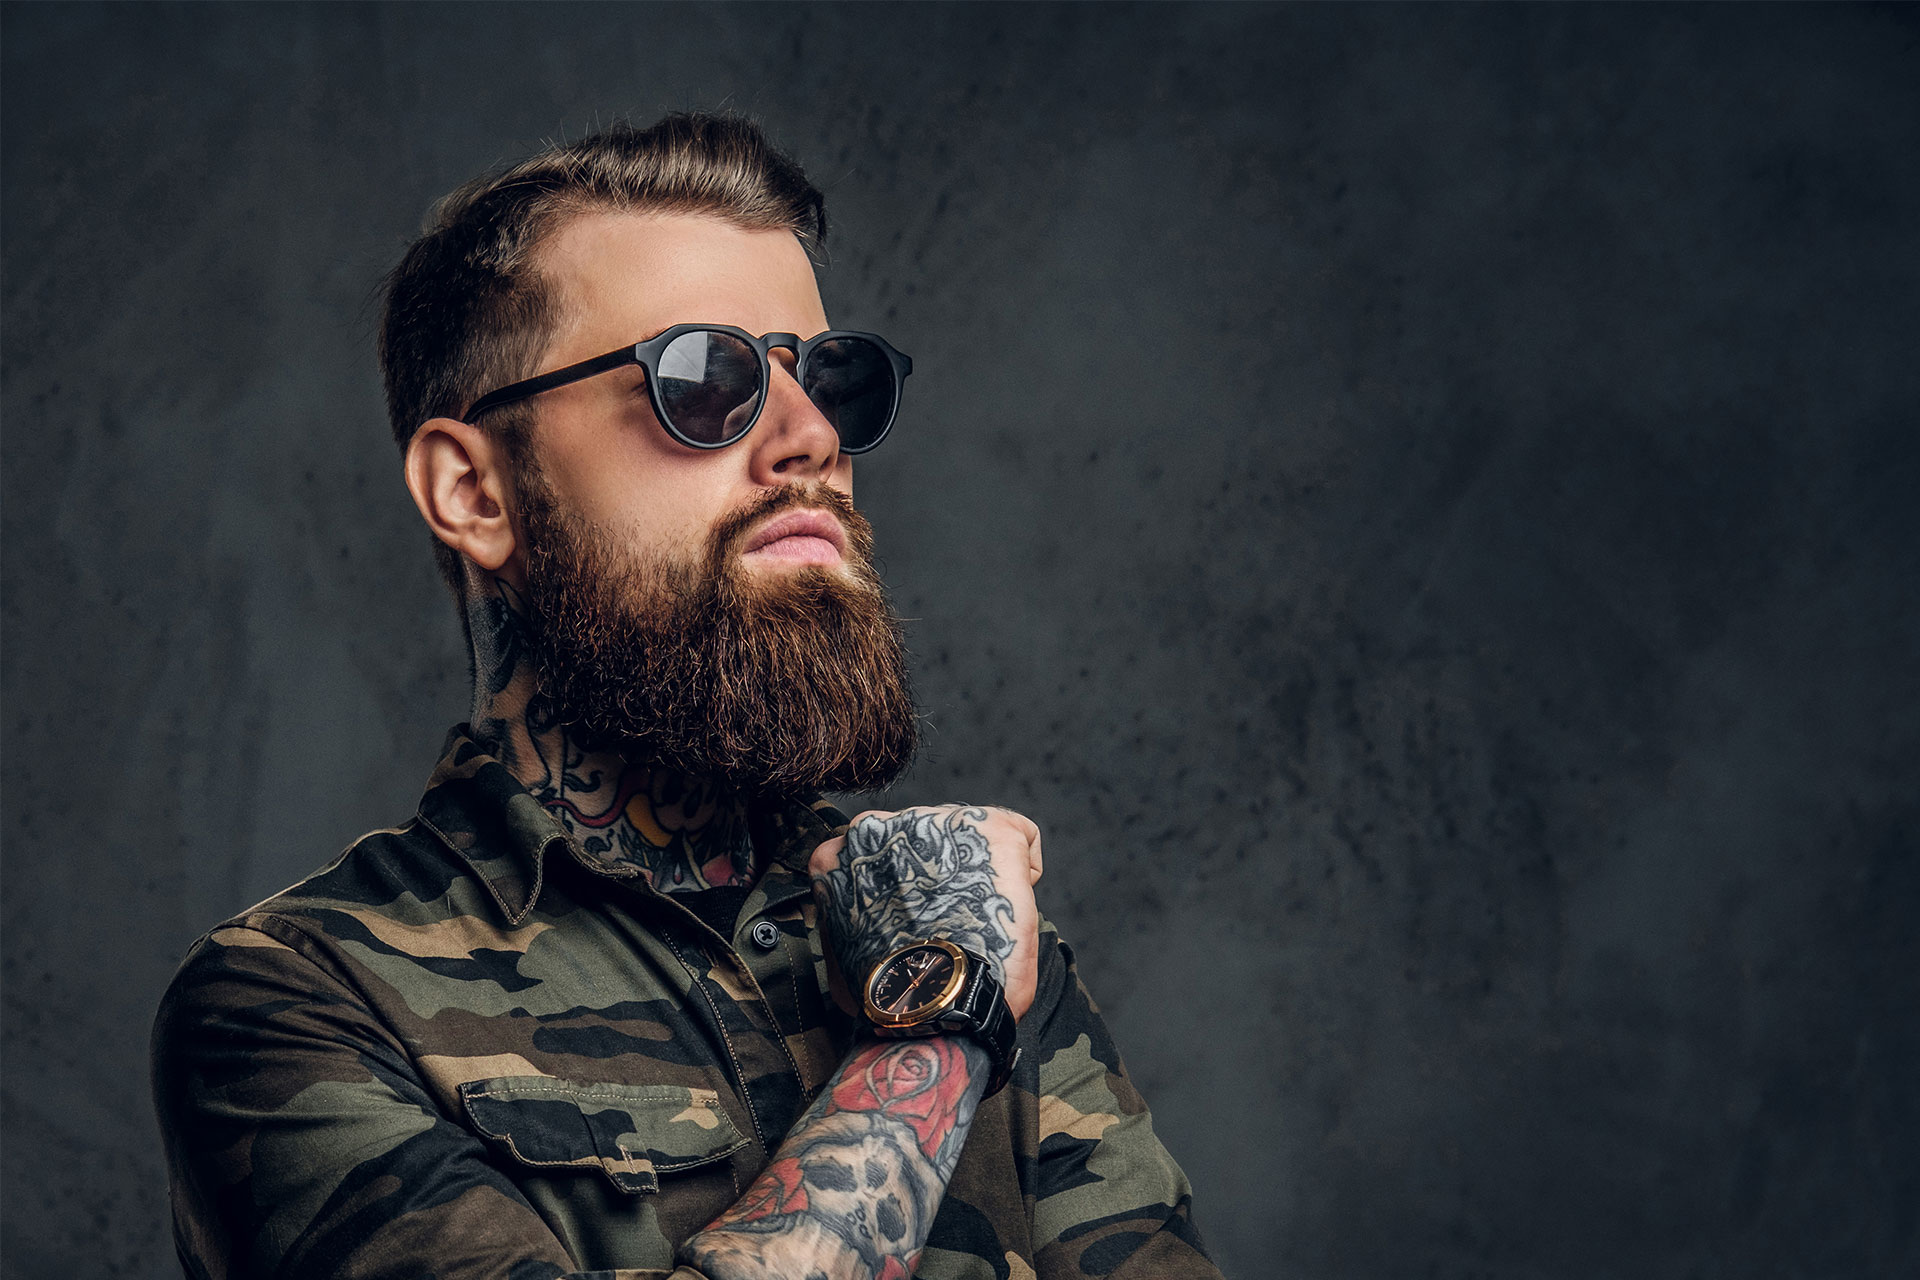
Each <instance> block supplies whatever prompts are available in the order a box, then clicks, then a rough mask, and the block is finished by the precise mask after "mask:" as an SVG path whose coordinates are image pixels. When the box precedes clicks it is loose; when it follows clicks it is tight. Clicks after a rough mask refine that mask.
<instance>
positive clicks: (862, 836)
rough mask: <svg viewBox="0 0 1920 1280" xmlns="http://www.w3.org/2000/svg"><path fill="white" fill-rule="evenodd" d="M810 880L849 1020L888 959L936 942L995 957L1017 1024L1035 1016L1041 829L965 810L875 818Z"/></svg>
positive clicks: (822, 854)
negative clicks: (872, 974) (864, 986)
mask: <svg viewBox="0 0 1920 1280" xmlns="http://www.w3.org/2000/svg"><path fill="white" fill-rule="evenodd" d="M808 869H809V870H810V871H811V872H812V875H813V896H814V900H815V901H816V902H817V903H818V904H819V908H820V932H821V934H822V935H823V936H824V937H825V938H826V942H827V960H828V969H829V972H830V973H831V974H833V981H834V984H835V989H834V998H835V999H836V1000H838V1001H840V1002H841V1005H842V1007H843V1008H845V1009H847V1010H849V1011H850V1012H851V1011H852V1010H853V1009H855V1008H856V1007H857V1004H856V1002H855V1000H854V999H853V998H852V993H853V992H855V991H858V990H859V986H860V984H861V983H862V982H864V981H865V979H866V976H867V973H868V972H869V971H870V970H871V969H872V968H873V966H874V965H875V964H877V963H878V962H879V961H880V960H881V959H882V958H883V957H885V956H886V955H887V953H888V952H890V951H892V950H894V949H895V948H896V947H900V946H904V945H905V944H907V943H909V942H919V941H921V940H923V939H926V938H946V939H948V940H949V941H951V942H954V943H956V944H958V945H959V946H962V947H965V948H966V949H967V950H969V951H972V952H975V953H976V954H978V955H982V956H985V957H986V958H987V963H988V964H989V965H991V966H992V968H993V971H994V976H996V977H997V978H999V979H1000V985H1001V986H1002V987H1003V988H1004V989H1005V991H1006V998H1007V1007H1008V1008H1009V1009H1010V1010H1011V1011H1012V1013H1013V1016H1014V1017H1015V1018H1016V1019H1019V1018H1021V1017H1024V1016H1025V1015H1026V1012H1027V1010H1028V1009H1029V1008H1031V1007H1032V1005H1033V992H1034V984H1035V982H1036V980H1037V978H1038V976H1039V961H1040V911H1039V908H1038V907H1036V906H1035V905H1034V901H1033V886H1034V884H1035V883H1036V882H1037V881H1038V880H1039V879H1040V828H1038V827H1036V826H1034V825H1033V823H1032V822H1031V821H1030V820H1029V819H1027V818H1026V817H1024V816H1022V815H1021V814H1018V813H1014V812H1013V811H1012V810H1010V809H989V808H982V807H980V806H977V805H959V804H948V805H933V806H921V807H916V808H912V809H902V810H900V811H899V812H898V813H881V812H878V811H876V810H869V811H868V812H866V813H863V814H860V815H859V816H858V817H856V818H855V819H854V820H853V822H852V823H851V824H849V825H848V827H847V834H846V835H844V836H835V837H834V838H833V839H831V840H829V841H827V842H826V843H825V844H823V845H821V846H820V847H819V848H818V849H816V850H814V852H813V859H812V861H811V862H810V863H809V868H808ZM842 975H844V976H842Z"/></svg>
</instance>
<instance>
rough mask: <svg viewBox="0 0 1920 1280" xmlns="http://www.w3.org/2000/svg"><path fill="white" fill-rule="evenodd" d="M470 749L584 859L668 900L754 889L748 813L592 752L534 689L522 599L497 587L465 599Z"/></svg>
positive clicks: (713, 794) (697, 784) (674, 778)
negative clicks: (635, 878) (551, 821)
mask: <svg viewBox="0 0 1920 1280" xmlns="http://www.w3.org/2000/svg"><path fill="white" fill-rule="evenodd" d="M467 623H468V629H469V631H470V633H471V635H472V643H473V670H474V680H473V712H472V716H471V727H472V732H473V738H474V740H475V741H476V742H478V743H479V744H480V745H481V746H482V747H483V748H485V749H486V750H487V751H488V753H490V754H491V755H493V756H494V757H495V758H497V759H498V760H499V761H500V762H501V763H502V764H504V765H506V766H507V768H508V769H509V770H510V771H511V772H512V773H513V775H514V776H515V777H516V778H518V779H519V780H520V781H521V783H522V784H524V785H525V786H526V788H527V790H528V791H530V792H532V793H533V795H534V797H535V798H536V799H537V800H539V801H540V803H541V804H543V805H545V806H546V807H547V810H548V812H550V813H552V814H553V815H554V816H555V817H556V818H558V819H559V820H560V823H561V825H562V826H564V827H565V828H566V829H567V832H568V833H569V834H570V835H572V836H573V837H574V838H575V839H577V840H578V841H580V844H581V846H582V847H583V848H584V849H585V850H586V851H587V853H589V854H591V855H593V856H595V857H599V858H603V859H606V860H608V861H611V862H622V863H627V864H629V865H632V866H635V867H638V868H640V870H641V871H642V872H643V873H644V874H645V875H646V876H647V878H648V880H649V882H650V883H651V884H652V885H653V887H654V888H655V889H658V890H660V891H661V892H664V893H675V892H687V891H692V890H698V889H710V888H718V887H720V886H723V885H735V884H738V885H746V884H751V883H752V882H753V880H754V876H755V871H756V868H755V864H754V853H753V840H752V837H751V835H750V834H749V831H748V826H747V813H746V804H745V802H744V800H743V799H742V797H741V796H739V795H738V794H737V793H734V792H731V791H728V790H726V789H725V788H723V787H721V786H719V785H718V784H717V783H715V782H714V781H713V780H711V779H708V778H702V777H697V776H693V775H689V774H686V773H683V772H680V771H678V770H674V769H668V768H664V767H662V766H660V765H658V764H655V763H653V762H651V761H646V760H631V759H627V758H625V757H624V756H622V755H620V754H619V753H617V752H614V751H589V750H587V749H586V748H585V747H583V746H582V745H580V744H579V743H578V742H576V741H575V740H574V739H573V738H572V736H571V735H570V734H569V733H568V731H567V730H566V728H565V727H564V726H562V725H560V724H558V723H556V722H555V718H554V717H553V715H552V712H551V708H550V707H549V706H548V704H547V703H546V701H545V700H544V699H543V698H541V697H540V696H539V694H538V692H537V690H536V687H535V680H534V671H533V662H532V651H531V648H530V646H529V645H528V644H527V615H526V609H525V607H524V605H523V603H522V601H521V598H520V595H519V593H518V592H517V591H515V590H514V588H513V587H512V586H511V585H510V584H508V583H507V582H505V581H504V580H502V579H500V578H497V577H493V578H489V579H488V580H487V582H486V586H485V589H484V590H483V591H481V592H479V593H477V594H476V595H474V596H472V597H470V598H469V600H468V602H467Z"/></svg>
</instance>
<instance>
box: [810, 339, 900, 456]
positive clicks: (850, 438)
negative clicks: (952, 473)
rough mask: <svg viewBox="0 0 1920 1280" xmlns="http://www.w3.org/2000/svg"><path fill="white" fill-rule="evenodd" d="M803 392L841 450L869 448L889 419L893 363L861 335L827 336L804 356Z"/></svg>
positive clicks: (885, 428) (891, 402)
mask: <svg viewBox="0 0 1920 1280" xmlns="http://www.w3.org/2000/svg"><path fill="white" fill-rule="evenodd" d="M805 390H806V393H807V399H809V400H811V401H813V403H814V406H815V407H816V408H818V409H819V410H820V413H821V414H822V416H824V417H825V418H826V420H827V421H828V422H831V423H832V424H833V429H834V430H835V431H837V432H839V433H840V447H841V448H842V449H845V450H847V451H849V452H857V451H859V450H861V449H866V448H870V447H871V446H872V445H873V444H875V443H876V442H877V441H878V440H879V439H880V437H881V436H882V435H884V434H886V430H887V423H888V422H889V421H890V420H891V419H892V417H893V393H894V387H893V362H892V361H891V360H889V359H887V353H886V352H884V351H882V350H881V349H880V348H879V347H877V346H875V345H874V344H873V343H871V342H868V341H867V340H866V339H865V338H829V339H827V340H826V341H825V342H823V343H821V344H820V345H819V346H817V347H815V348H814V349H813V350H812V351H810V352H809V353H808V354H807V369H806V375H805Z"/></svg>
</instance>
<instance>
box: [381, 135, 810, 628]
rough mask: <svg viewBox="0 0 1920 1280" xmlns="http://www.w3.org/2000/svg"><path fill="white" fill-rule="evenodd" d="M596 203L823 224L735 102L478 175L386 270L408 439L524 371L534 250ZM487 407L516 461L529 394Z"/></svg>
mask: <svg viewBox="0 0 1920 1280" xmlns="http://www.w3.org/2000/svg"><path fill="white" fill-rule="evenodd" d="M601 210H605V211H612V212H636V213H639V212H644V213H691V214H704V215H707V216H710V217H714V218H719V219H721V220H723V221H725V222H729V223H732V224H733V225H735V226H738V227H742V228H744V229H747V230H750V231H773V230H784V231H790V232H792V233H793V234H794V235H795V236H796V237H797V238H798V239H799V241H800V243H801V244H802V246H804V247H805V248H806V249H807V251H808V252H809V253H817V252H818V251H819V249H820V247H821V246H822V244H823V243H824V241H825V239H826V233H827V212H826V202H825V200H824V198H823V197H822V196H821V194H820V192H819V191H818V190H817V189H815V187H814V186H813V184H812V183H810V182H809V181H807V176H806V174H805V173H804V172H802V170H801V168H800V166H799V165H798V164H796V163H795V162H794V161H793V160H792V159H791V158H789V157H788V156H786V155H784V154H782V153H781V152H780V151H778V150H776V149H775V148H774V146H773V144H772V143H770V142H769V141H768V140H767V137H766V135H765V134H764V133H762V132H761V131H760V128H759V126H757V125H755V124H754V123H753V122H752V121H750V120H746V119H743V118H740V117H737V116H714V115H700V114H676V115H670V116H668V117H667V118H666V119H664V120H662V121H660V122H659V123H658V124H656V125H654V126H652V127H651V128H648V129H635V128H632V127H631V126H628V125H615V126H613V127H612V128H609V129H606V130H604V131H602V132H600V133H595V134H590V135H589V136H587V137H584V138H581V139H580V140H578V141H577V142H570V143H567V144H565V145H563V146H557V147H552V148H549V149H548V150H546V151H543V152H541V153H540V154H538V155H536V156H533V157H531V158H529V159H526V160H523V161H521V162H520V163H519V164H516V165H514V166H512V167H511V168H508V169H506V170H504V171H501V172H498V173H494V174H489V175H485V176H482V177H480V178H476V179H475V180H473V181H472V182H469V183H467V184H466V185H465V186H463V187H461V188H459V189H458V190H456V191H454V192H453V193H452V194H451V195H448V196H447V197H446V198H445V199H443V200H441V201H440V202H439V203H438V204H437V205H435V206H434V208H433V211H432V212H431V213H430V214H429V215H428V217H427V221H426V225H425V226H424V227H423V228H422V233H421V236H420V238H419V239H418V240H416V241H415V242H414V243H413V244H412V246H411V247H409V248H408V250H407V252H406V256H405V257H403V258H402V259H401V260H400V265H399V266H397V267H395V268H394V270H393V273H392V275H390V276H388V277H387V281H386V288H385V295H386V297H385V301H386V305H385V308H384V312H383V315H382V320H381V326H380V372H381V375H382V377H383V378H384V379H385V382H386V391H387V415H388V417H389V419H390V420H391V421H392V424H393V438H394V441H395V442H396V443H397V444H398V445H399V446H400V449H401V451H402V452H403V453H404V452H405V450H406V448H407V444H408V442H409V441H410V440H412V438H413V433H414V431H415V430H416V429H417V428H418V427H419V426H420V424H421V423H423V422H425V421H427V420H428V419H429V418H436V417H451V418H458V417H461V416H462V415H464V414H465V412H466V409H467V406H468V405H470V404H472V403H473V402H474V401H475V400H477V399H478V398H479V397H480V396H482V395H484V394H485V393H486V392H488V391H490V390H492V389H494V388H495V387H499V386H504V385H506V384H507V383H510V382H517V381H519V380H520V379H522V378H526V377H531V376H532V375H533V373H534V372H535V368H534V365H535V362H536V361H538V360H539V358H540V354H541V352H542V351H543V350H544V349H545V342H546V337H547V335H548V333H549V332H550V331H551V329H552V325H553V321H554V319H555V313H554V307H555V303H554V299H553V296H552V291H551V290H550V289H549V288H548V286H547V282H546V281H545V280H543V279H542V277H541V274H540V272H539V270H538V268H537V262H536V260H537V258H538V251H539V249H540V247H541V246H542V245H544V244H545V243H546V241H547V240H548V239H549V238H550V237H551V236H552V235H553V234H554V233H555V232H556V231H557V230H559V228H560V227H561V226H562V225H563V224H565V223H566V222H567V221H568V220H570V219H572V218H574V217H577V216H579V215H581V214H584V213H591V212H595V211H601ZM487 417H488V422H487V423H486V424H484V429H485V430H487V431H488V432H489V433H491V434H494V435H495V436H496V437H498V438H500V439H502V440H503V442H504V444H505V445H506V448H507V453H508V457H509V458H510V459H511V460H513V461H514V462H515V463H516V465H517V464H518V463H519V462H520V461H521V460H523V459H524V458H525V457H526V453H525V450H526V436H527V432H528V430H529V428H530V427H531V426H532V422H533V408H532V406H531V404H528V403H521V404H515V405H508V406H503V407H502V408H501V409H499V410H497V411H495V412H493V413H490V414H488V415H487ZM433 547H434V556H435V559H436V561H437V562H438V564H439V567H440V574H441V576H442V577H443V578H445V579H446V581H447V585H448V586H449V587H450V588H451V589H452V590H453V592H454V594H455V596H456V597H459V596H460V594H461V592H462V590H463V584H464V575H463V573H462V570H461V565H460V556H459V554H458V553H457V552H455V551H454V550H453V549H452V548H450V547H448V546H446V545H445V544H444V543H442V542H440V540H439V539H437V538H436V539H434V541H433Z"/></svg>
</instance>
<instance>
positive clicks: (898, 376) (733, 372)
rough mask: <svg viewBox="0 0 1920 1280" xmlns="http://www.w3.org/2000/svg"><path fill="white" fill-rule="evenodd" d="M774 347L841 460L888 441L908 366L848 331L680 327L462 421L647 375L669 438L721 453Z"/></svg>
mask: <svg viewBox="0 0 1920 1280" xmlns="http://www.w3.org/2000/svg"><path fill="white" fill-rule="evenodd" d="M776 347H780V348H784V349H785V350H788V351H791V352H793V357H794V370H793V371H794V377H795V378H797V379H798V380H799V382H800V388H801V390H803V391H805V392H806V394H807V399H809V400H811V401H812V402H813V407H814V408H816V409H818V410H819V411H820V414H821V416H822V417H824V418H825V419H826V420H827V421H828V422H829V423H830V424H832V426H833V429H834V430H835V431H836V432H838V433H839V435H840V451H841V452H842V453H865V452H866V451H867V450H869V449H871V448H873V447H874V446H875V445H877V444H879V443H880V441H881V440H883V439H885V438H886V434H887V429H888V428H889V427H891V426H893V419H894V415H895V414H896V413H897V412H898V411H899V409H900V384H901V383H902V382H904V381H905V380H906V376H907V375H908V374H909V373H912V372H913V361H912V360H910V359H908V358H907V357H906V356H904V355H901V354H900V353H899V352H898V351H895V350H894V349H893V348H892V347H891V346H889V345H888V344H887V340H886V339H885V338H882V337H881V336H880V335H879V334H876V333H855V332H853V331H851V330H847V329H829V330H827V331H826V332H825V333H816V334H815V335H813V337H811V338H808V339H806V340H805V341H802V340H801V339H800V338H799V337H798V336H796V335H794V334H791V333H768V334H763V335H761V336H760V337H758V338H756V337H754V336H753V335H752V334H750V333H748V332H747V331H746V330H744V329H736V328H734V327H733V326H732V325H730V324H677V325H675V326H673V328H671V329H668V330H667V331H666V332H665V333H662V334H661V335H660V336H659V337H657V338H649V339H648V340H647V341H645V342H638V343H635V344H634V345H633V346H630V347H622V348H620V349H619V350H618V351H609V352H607V354H605V355H603V356H595V357H594V358H593V359H591V360H582V361H581V362H580V363H579V364H570V365H568V366H567V367H566V368H564V369H555V370H554V371H553V372H552V373H543V374H541V375H540V376H538V377H536V378H527V379H525V380H524V381H521V382H515V383H512V384H510V385H508V386H504V387H501V388H500V389H499V390H498V391H489V392H488V393H487V394H486V395H483V396H481V397H480V398H479V399H478V400H475V401H474V402H473V403H472V404H471V405H469V406H468V408H467V412H466V414H465V418H466V421H468V422H472V421H473V420H474V419H475V418H477V417H479V416H480V415H481V414H483V413H485V412H486V411H487V410H489V409H497V408H499V407H500V406H501V405H503V404H513V403H514V402H515V401H519V400H525V399H526V398H527V397H529V396H537V395H539V394H540V393H541V392H542V391H551V390H553V389H554V388H555V387H564V386H566V385H567V384H568V383H570V382H579V381H581V380H582V379H585V378H591V377H593V376H594V375H595V374H601V373H606V372H607V371H608V370H610V369H620V368H624V367H626V366H627V365H633V364H637V365H639V366H640V367H641V368H642V369H645V370H646V371H647V394H648V395H649V396H650V397H651V398H652V400H653V413H654V416H655V417H656V418H658V419H659V420H660V425H661V426H663V427H665V428H666V429H667V434H668V435H671V436H672V437H673V438H674V439H675V440H678V441H679V442H680V443H681V444H684V445H690V446H692V447H693V448H695V449H724V448H725V447H726V446H728V445H730V444H732V443H733V442H734V441H736V440H738V439H740V438H741V437H742V436H744V435H746V434H747V432H749V431H751V430H753V424H754V423H755V422H757V421H759V418H760V410H761V408H762V407H764V406H765V404H766V402H767V380H768V378H770V377H771V376H772V369H771V368H770V367H769V363H770V362H769V356H768V353H769V352H771V351H772V350H773V349H774V348H776Z"/></svg>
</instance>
